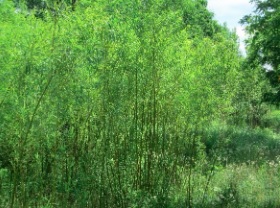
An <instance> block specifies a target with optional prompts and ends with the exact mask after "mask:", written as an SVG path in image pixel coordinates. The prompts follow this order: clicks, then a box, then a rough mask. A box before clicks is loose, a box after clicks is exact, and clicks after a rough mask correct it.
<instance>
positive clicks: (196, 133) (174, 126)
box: [0, 0, 278, 208]
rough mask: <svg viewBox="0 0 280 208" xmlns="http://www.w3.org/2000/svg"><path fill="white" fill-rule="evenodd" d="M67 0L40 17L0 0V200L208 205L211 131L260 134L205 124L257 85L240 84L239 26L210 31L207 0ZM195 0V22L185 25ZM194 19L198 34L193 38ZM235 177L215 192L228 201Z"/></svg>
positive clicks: (17, 203) (229, 135) (7, 203)
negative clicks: (235, 30)
mask: <svg viewBox="0 0 280 208" xmlns="http://www.w3.org/2000/svg"><path fill="white" fill-rule="evenodd" d="M29 3H32V4H33V3H34V2H29ZM35 3H36V2H35ZM72 3H73V1H72ZM65 4H66V5H68V4H71V2H66V3H65ZM65 4H64V3H63V2H60V3H55V2H52V1H50V2H49V1H47V6H48V8H47V9H46V10H44V13H43V16H42V17H43V18H38V15H37V14H38V13H37V11H36V10H25V9H24V7H23V8H21V10H20V12H15V10H14V8H13V5H12V4H11V2H9V1H3V2H1V8H0V17H1V19H3V24H1V25H0V31H1V33H0V44H1V51H0V57H1V59H0V66H1V67H0V68H1V70H0V80H1V82H0V129H1V131H0V193H1V198H0V206H1V207H32V206H34V207H102V208H103V207H186V206H187V207H195V206H196V205H197V206H198V205H201V206H206V205H208V203H210V198H207V194H208V193H209V192H211V191H212V187H213V186H212V184H211V181H212V180H213V179H214V177H215V174H216V172H218V171H219V170H223V168H224V167H223V166H222V162H221V161H222V159H219V158H220V156H219V154H218V152H216V153H215V155H214V156H213V155H212V157H207V156H208V155H207V153H208V152H207V151H208V150H209V149H213V150H215V151H216V149H215V148H213V146H214V145H213V146H211V144H210V147H209V144H208V143H209V141H210V140H211V139H212V140H213V141H212V140H211V141H210V143H211V142H213V143H215V140H219V143H220V146H219V147H220V148H222V147H227V146H226V145H228V144H232V145H235V146H238V145H239V143H240V144H241V143H242V141H244V142H246V141H247V140H248V141H250V142H251V141H252V140H254V139H255V138H257V141H260V142H259V143H260V144H261V145H264V146H265V144H266V143H265V142H266V141H267V140H266V136H267V135H266V134H265V133H263V134H262V132H257V133H255V132H253V136H252V137H250V136H251V134H247V133H245V130H244V131H241V130H240V132H239V131H238V132H236V131H235V130H232V131H233V132H231V131H230V130H225V131H223V130H219V133H220V134H222V135H223V137H221V136H219V137H218V136H217V137H216V136H215V134H216V132H215V131H214V130H213V132H214V133H213V132H212V131H209V132H206V133H205V129H208V128H210V127H211V125H210V124H211V123H212V122H213V121H214V120H217V121H220V120H224V121H225V122H230V121H231V115H232V113H234V112H235V109H236V108H237V107H236V106H237V100H238V99H239V98H240V97H242V99H243V100H244V102H245V101H246V99H248V100H249V101H247V102H248V103H249V102H253V101H254V99H256V100H259V99H260V97H261V94H262V90H259V91H257V92H256V94H257V95H252V98H251V97H250V96H249V93H248V88H249V86H252V85H248V87H247V88H241V87H240V86H241V85H245V84H246V81H244V80H243V79H245V78H244V77H246V72H245V71H243V70H241V67H240V66H241V63H242V59H241V57H240V56H239V53H238V46H237V43H236V36H235V35H234V34H232V33H230V32H228V31H227V30H226V29H225V28H223V27H221V26H219V27H221V28H223V30H222V31H220V32H216V30H215V31H214V30H211V31H210V33H211V34H210V33H209V34H208V32H209V31H208V29H209V28H210V29H211V27H212V26H211V25H212V23H213V24H214V22H212V21H213V20H212V16H211V14H210V13H209V12H208V11H207V10H206V2H204V1H201V2H199V3H194V2H186V1H178V2H176V3H173V1H167V0H157V1H138V2H137V1H118V0H116V1H109V2H104V1H101V0H100V1H99V0H97V1H94V2H89V1H86V0H84V1H81V2H79V3H77V4H75V11H73V10H74V9H73V7H72V8H71V7H70V9H69V8H68V7H67V6H65ZM194 5H196V6H195V7H196V9H197V10H196V12H197V13H195V15H197V16H199V18H200V15H199V12H200V11H202V12H203V14H201V18H202V19H201V20H203V21H199V22H202V23H203V24H202V25H200V24H199V22H197V20H193V22H192V23H191V25H190V26H187V27H186V24H185V23H186V22H184V21H182V17H184V15H185V14H186V13H185V12H186V11H189V10H188V9H189V8H191V7H192V6H194ZM2 6H3V7H2ZM28 7H30V8H33V7H31V6H28ZM2 8H6V9H2ZM204 20H205V21H204ZM208 23H209V24H208ZM196 26H198V27H199V28H201V31H202V33H203V35H198V36H197V37H196V38H190V37H191V35H193V34H194V33H193V30H192V27H193V28H195V27H196ZM210 29H209V30H210ZM201 31H198V33H199V34H201ZM252 77H253V78H252V80H254V79H256V80H258V79H260V77H259V74H254V75H252ZM250 79H251V77H250ZM247 80H249V78H248V79H247ZM255 85H256V86H259V85H258V84H257V83H255V82H254V84H253V86H255ZM246 86H247V85H246ZM246 96H248V97H246ZM240 99H241V98H240ZM240 120H243V118H240ZM218 135H219V134H218ZM235 136H237V137H240V138H241V139H237V140H236V141H235V140H234V139H233V138H234V137H235ZM223 138H225V142H223V141H222V139H223ZM246 139H247V140H246ZM220 140H221V141H220ZM242 144H243V143H242ZM273 144H275V143H273V142H272V143H271V146H273ZM254 147H255V146H254ZM207 148H208V149H207ZM236 148H237V147H236ZM237 149H238V148H237ZM205 150H206V151H205ZM215 151H214V152H215ZM219 151H220V153H221V157H226V156H229V157H230V158H231V157H235V156H236V155H233V154H232V155H225V154H223V150H222V149H219ZM260 152H263V149H261V151H260ZM276 152H277V151H276ZM235 153H236V154H237V155H238V154H241V155H242V154H245V153H244V152H243V151H242V150H239V149H238V151H237V152H235ZM277 153H278V152H277ZM236 157H237V156H236ZM229 184H230V183H229ZM231 189H235V185H234V184H232V185H229V187H228V188H226V187H225V188H224V189H223V190H222V191H221V193H222V194H223V195H224V198H227V200H224V201H225V202H223V203H222V204H225V203H227V204H231V203H232V202H233V201H234V200H232V197H231V195H232V193H235V192H233V191H232V190H231ZM236 189H237V188H236ZM237 197H239V195H237V194H236V196H234V199H236V198H237ZM221 206H222V205H221Z"/></svg>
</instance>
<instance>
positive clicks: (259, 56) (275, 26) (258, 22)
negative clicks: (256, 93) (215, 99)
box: [241, 0, 280, 105]
mask: <svg viewBox="0 0 280 208" xmlns="http://www.w3.org/2000/svg"><path fill="white" fill-rule="evenodd" d="M252 3H254V4H255V7H256V9H255V11H254V13H253V14H250V15H247V16H245V17H244V18H243V19H242V20H241V23H243V24H245V25H246V30H247V32H248V33H249V35H250V38H249V39H248V40H247V49H248V58H247V60H248V62H249V63H250V64H251V66H252V67H254V66H256V65H257V64H260V65H262V66H263V67H266V68H267V67H268V68H271V69H269V70H272V71H269V72H268V73H267V77H268V78H269V80H270V83H271V85H272V86H273V91H271V92H270V93H269V94H267V95H266V100H268V101H270V102H272V103H274V104H277V105H278V104H279V101H280V100H279V98H280V89H279V84H280V81H279V76H280V72H279V66H280V52H279V51H280V29H279V28H280V24H279V22H280V2H279V1H277V0H252Z"/></svg>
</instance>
